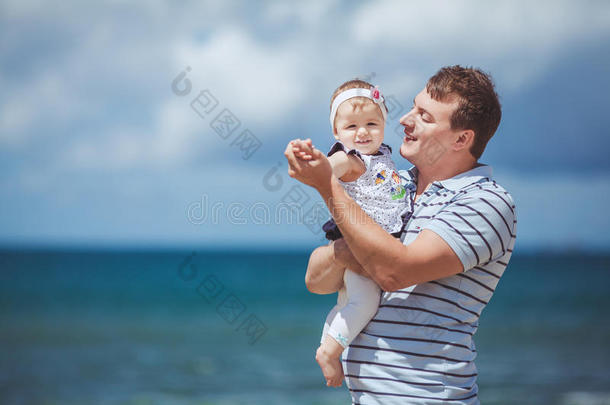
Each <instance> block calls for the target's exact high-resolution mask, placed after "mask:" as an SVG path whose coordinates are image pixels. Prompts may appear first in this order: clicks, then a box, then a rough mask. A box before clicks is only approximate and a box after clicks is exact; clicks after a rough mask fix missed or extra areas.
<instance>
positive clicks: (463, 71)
mask: <svg viewBox="0 0 610 405" xmlns="http://www.w3.org/2000/svg"><path fill="white" fill-rule="evenodd" d="M426 91H427V92H428V94H430V97H432V98H433V99H434V100H436V101H440V102H451V101H453V97H456V96H457V98H458V100H459V102H458V106H457V108H456V109H455V111H454V112H453V114H451V118H450V123H451V128H452V129H471V130H473V131H474V141H473V143H472V147H471V148H470V154H472V156H474V158H475V159H477V160H478V159H479V158H480V157H481V155H482V154H483V151H484V150H485V146H486V145H487V142H488V141H489V140H490V139H491V137H492V136H493V135H494V133H495V132H496V130H497V129H498V125H500V119H501V118H502V107H501V106H500V101H499V100H498V94H497V93H496V91H495V89H494V83H493V81H492V79H491V76H490V75H488V74H487V73H485V72H483V71H481V70H479V69H475V68H472V67H462V66H459V65H455V66H447V67H444V68H441V69H440V70H439V71H438V72H437V73H436V74H435V75H434V76H432V77H431V78H430V80H428V84H427V85H426Z"/></svg>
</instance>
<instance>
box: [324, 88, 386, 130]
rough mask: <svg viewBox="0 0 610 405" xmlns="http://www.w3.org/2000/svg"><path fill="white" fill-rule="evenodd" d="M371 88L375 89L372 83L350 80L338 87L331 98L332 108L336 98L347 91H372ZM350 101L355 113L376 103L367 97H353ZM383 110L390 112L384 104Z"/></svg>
mask: <svg viewBox="0 0 610 405" xmlns="http://www.w3.org/2000/svg"><path fill="white" fill-rule="evenodd" d="M371 87H375V86H373V85H372V84H371V83H369V82H367V81H364V80H360V79H352V80H348V81H346V82H345V83H343V84H342V85H341V86H339V87H337V89H336V90H335V91H334V92H333V95H332V96H331V97H330V108H331V109H332V108H333V101H335V98H337V96H338V95H339V94H340V93H342V92H344V91H345V90H349V89H370V88H371ZM347 101H349V102H350V103H351V104H352V107H353V108H354V111H357V110H361V109H362V107H364V105H365V104H366V103H374V102H373V100H371V99H370V98H366V97H353V98H350V99H349V100H347ZM383 108H385V110H386V112H388V107H386V105H385V103H383ZM335 119H336V117H335ZM334 127H335V124H334V123H333V130H334V129H335V128H334Z"/></svg>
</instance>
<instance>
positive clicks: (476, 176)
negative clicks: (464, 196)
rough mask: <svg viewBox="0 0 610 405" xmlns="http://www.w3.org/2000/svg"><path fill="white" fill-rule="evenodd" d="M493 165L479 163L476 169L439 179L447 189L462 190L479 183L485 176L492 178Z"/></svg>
mask: <svg viewBox="0 0 610 405" xmlns="http://www.w3.org/2000/svg"><path fill="white" fill-rule="evenodd" d="M491 172H492V169H491V166H488V165H483V164H481V165H479V166H477V167H475V168H474V169H470V170H468V171H466V172H464V173H460V174H458V175H457V176H453V177H451V178H450V179H445V180H439V181H437V183H440V185H441V186H443V187H444V188H446V189H449V190H452V191H457V190H461V189H463V188H464V187H466V186H469V185H471V184H474V183H477V182H479V181H481V180H482V179H485V178H491Z"/></svg>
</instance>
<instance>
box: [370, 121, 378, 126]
mask: <svg viewBox="0 0 610 405" xmlns="http://www.w3.org/2000/svg"><path fill="white" fill-rule="evenodd" d="M369 125H370V126H376V125H377V123H376V122H369Z"/></svg>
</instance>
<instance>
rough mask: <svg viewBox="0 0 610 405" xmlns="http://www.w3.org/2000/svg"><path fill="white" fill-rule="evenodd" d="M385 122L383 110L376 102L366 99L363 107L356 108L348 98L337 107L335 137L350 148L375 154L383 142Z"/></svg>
mask: <svg viewBox="0 0 610 405" xmlns="http://www.w3.org/2000/svg"><path fill="white" fill-rule="evenodd" d="M384 124H385V122H384V121H383V116H382V115H381V110H380V109H379V107H378V106H377V104H375V103H374V102H372V101H366V102H365V103H364V105H363V106H362V108H361V109H360V108H356V109H354V106H353V105H352V103H350V100H347V101H345V102H343V103H342V104H341V105H340V106H339V108H338V109H337V115H336V118H335V138H336V139H337V140H339V141H341V142H342V143H343V144H344V145H345V146H346V147H347V148H349V149H358V150H359V151H360V153H364V154H365V155H373V154H375V153H377V151H378V150H379V146H381V143H382V142H383V130H384Z"/></svg>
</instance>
